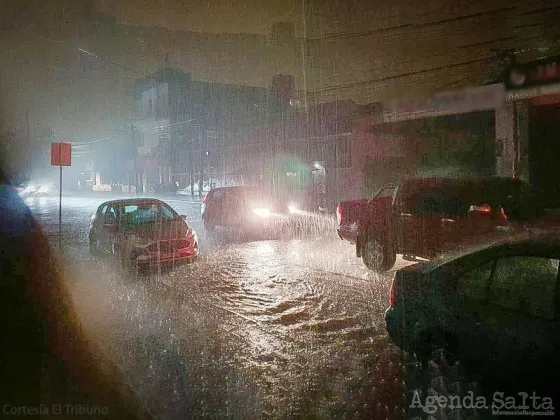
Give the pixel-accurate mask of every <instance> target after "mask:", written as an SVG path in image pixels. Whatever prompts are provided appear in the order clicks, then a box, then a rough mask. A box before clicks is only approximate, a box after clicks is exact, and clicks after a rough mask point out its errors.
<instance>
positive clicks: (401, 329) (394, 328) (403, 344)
mask: <svg viewBox="0 0 560 420" xmlns="http://www.w3.org/2000/svg"><path fill="white" fill-rule="evenodd" d="M385 325H386V327H387V333H388V334H389V338H390V339H391V341H392V342H393V343H394V344H395V345H396V346H397V347H399V348H400V349H401V350H404V351H406V352H411V351H413V348H412V347H413V346H412V343H413V340H412V339H411V338H410V336H409V335H408V331H407V330H408V329H407V328H406V327H405V324H404V321H403V320H402V318H401V317H400V316H399V315H398V314H397V311H396V310H395V308H389V309H387V310H386V311H385Z"/></svg>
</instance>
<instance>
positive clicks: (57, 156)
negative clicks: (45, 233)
mask: <svg viewBox="0 0 560 420" xmlns="http://www.w3.org/2000/svg"><path fill="white" fill-rule="evenodd" d="M71 165H72V144H71V143H52V144H51V166H58V167H59V168H60V185H59V189H58V245H59V246H61V245H62V167H63V166H71Z"/></svg>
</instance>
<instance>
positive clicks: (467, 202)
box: [337, 177, 559, 271]
mask: <svg viewBox="0 0 560 420" xmlns="http://www.w3.org/2000/svg"><path fill="white" fill-rule="evenodd" d="M547 205H548V203H547V202H546V200H545V199H544V196H543V195H542V194H540V193H538V192H537V191H536V190H534V189H533V188H531V187H530V186H529V185H528V184H527V183H525V182H524V181H521V180H519V179H513V178H499V177H488V178H478V179H465V178H459V179H457V178H411V179H407V180H405V181H403V182H401V183H399V184H394V185H387V186H385V187H383V188H381V189H380V190H379V191H378V192H377V193H376V194H375V196H374V197H373V198H372V199H360V200H353V201H344V202H341V203H340V204H339V205H338V207H337V219H338V228H337V232H338V236H339V237H340V238H341V239H343V240H347V241H349V242H352V243H354V244H355V245H356V256H357V257H358V258H360V257H361V258H362V259H363V261H364V263H365V265H366V266H367V267H368V268H369V269H371V270H375V271H387V270H390V269H391V268H392V267H393V265H394V264H395V261H396V256H397V254H402V255H403V257H404V259H405V260H413V261H414V260H416V259H417V258H427V259H431V258H433V257H436V256H438V255H440V254H441V253H443V252H450V251H453V249H455V248H457V247H460V246H461V245H464V244H468V243H472V241H476V240H480V239H483V238H486V239H489V238H490V237H493V236H494V235H507V234H510V233H512V232H518V231H520V230H527V229H530V227H532V228H534V229H546V228H547V227H548V226H552V225H556V226H559V224H558V223H553V224H552V225H551V224H550V220H547V219H548V218H547V217H545V215H546V212H545V209H546V208H547Z"/></svg>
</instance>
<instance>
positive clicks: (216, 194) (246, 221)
mask: <svg viewBox="0 0 560 420" xmlns="http://www.w3.org/2000/svg"><path fill="white" fill-rule="evenodd" d="M201 211H202V221H203V222H204V229H205V230H206V231H207V232H211V231H213V230H214V229H215V228H216V227H218V226H221V227H227V228H234V229H240V230H242V231H244V232H245V233H248V234H257V233H264V232H268V231H270V230H272V229H274V228H277V227H279V226H280V225H281V224H282V223H284V222H285V221H286V220H287V219H289V216H290V215H291V214H296V213H297V211H298V210H297V209H296V208H295V206H294V205H292V203H290V202H288V201H287V200H285V199H282V198H281V197H278V196H274V195H273V194H271V193H268V192H266V191H264V190H261V189H259V188H255V187H224V188H215V189H213V190H211V191H210V192H209V193H208V194H207V195H206V197H205V198H204V200H203V202H202V210H201Z"/></svg>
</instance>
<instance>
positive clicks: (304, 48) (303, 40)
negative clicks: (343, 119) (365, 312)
mask: <svg viewBox="0 0 560 420" xmlns="http://www.w3.org/2000/svg"><path fill="white" fill-rule="evenodd" d="M301 21H302V38H301V62H302V67H303V69H302V70H303V106H304V107H305V143H306V152H307V159H309V158H310V157H311V153H310V151H311V145H310V143H309V107H308V104H307V7H306V0H301Z"/></svg>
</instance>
